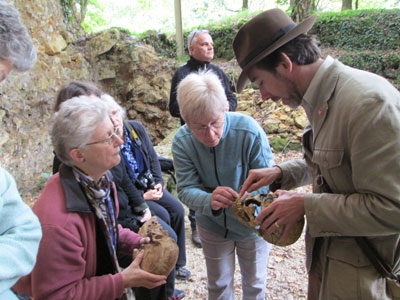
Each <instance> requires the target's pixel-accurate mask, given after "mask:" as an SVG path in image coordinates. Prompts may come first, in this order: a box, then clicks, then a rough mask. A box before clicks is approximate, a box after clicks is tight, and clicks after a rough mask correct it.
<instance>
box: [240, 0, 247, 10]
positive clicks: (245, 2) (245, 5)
mask: <svg viewBox="0 0 400 300" xmlns="http://www.w3.org/2000/svg"><path fill="white" fill-rule="evenodd" d="M242 3H243V5H242V10H246V9H248V8H249V0H243V2H242Z"/></svg>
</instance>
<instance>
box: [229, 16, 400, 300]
mask: <svg viewBox="0 0 400 300" xmlns="http://www.w3.org/2000/svg"><path fill="white" fill-rule="evenodd" d="M315 19H316V17H315V16H311V17H309V18H308V19H306V20H305V21H303V22H302V23H300V24H295V23H294V22H293V21H292V20H291V19H290V18H289V17H288V16H287V15H286V14H285V13H284V12H283V11H281V10H279V9H273V10H268V11H265V12H263V13H261V14H259V15H257V16H256V17H254V18H253V19H251V20H250V21H249V22H247V23H246V24H244V25H243V26H242V27H241V28H240V29H239V31H238V33H237V35H236V37H235V40H234V42H233V49H234V51H235V55H236V59H237V61H238V63H239V65H240V67H241V68H242V73H241V74H240V77H239V79H238V90H239V91H241V90H242V89H243V88H244V87H245V84H246V82H247V81H248V80H250V81H251V82H253V83H255V84H256V85H258V87H259V89H260V92H261V95H262V98H263V99H265V100H266V99H272V100H273V101H278V100H279V99H281V100H282V102H283V103H284V104H285V105H288V106H290V107H292V108H295V107H298V106H300V105H301V106H302V107H303V108H304V110H305V112H306V114H307V117H308V120H309V123H308V124H307V126H306V128H305V130H304V135H303V152H304V158H303V159H297V160H292V161H287V162H284V163H282V164H279V165H276V166H274V167H272V168H266V169H257V170H250V172H249V175H248V178H247V180H246V181H245V183H244V184H243V187H242V189H241V191H240V193H241V194H243V193H244V192H245V191H248V192H251V191H254V190H256V189H258V188H260V187H261V186H264V185H270V188H271V189H272V190H277V189H279V190H277V191H276V194H277V195H278V196H279V197H278V198H277V200H276V201H275V202H274V203H272V204H271V205H270V206H268V208H266V209H264V210H263V211H262V212H261V213H260V214H259V215H258V217H257V220H258V222H259V223H260V224H261V227H262V228H263V229H265V230H267V232H269V233H271V232H273V231H275V230H276V229H277V228H278V227H281V226H284V228H285V229H284V235H283V236H282V238H285V236H286V235H287V233H288V231H289V229H290V227H291V226H293V225H294V224H295V223H296V222H297V221H298V220H299V219H301V218H303V216H304V215H305V217H306V219H307V229H306V237H305V240H306V264H307V271H308V274H309V279H308V282H309V285H308V299H312V300H314V299H324V300H328V299H329V300H331V299H348V300H354V299H400V282H399V280H398V277H397V274H399V272H400V234H399V232H400V222H399V219H400V180H399V174H400V159H399V157H400V93H399V91H398V90H397V89H396V88H395V87H393V85H391V84H390V83H389V82H388V81H387V80H386V79H384V78H382V77H380V76H378V75H375V74H372V73H369V72H365V71H361V70H357V69H354V68H350V67H348V66H345V65H343V64H342V63H340V62H339V61H338V60H335V59H333V58H332V57H330V56H327V57H326V58H325V59H323V58H322V57H321V51H320V49H319V47H318V44H317V42H316V40H315V38H314V37H312V36H310V35H308V34H307V31H308V30H309V29H310V28H311V27H312V25H313V24H314V22H315ZM306 184H312V186H313V193H300V192H293V191H288V190H290V189H293V188H296V187H299V186H302V185H306ZM360 237H361V238H360ZM371 253H375V254H371ZM379 263H382V264H383V265H385V264H386V266H385V268H386V271H384V270H382V269H379V267H378V266H376V265H377V264H379Z"/></svg>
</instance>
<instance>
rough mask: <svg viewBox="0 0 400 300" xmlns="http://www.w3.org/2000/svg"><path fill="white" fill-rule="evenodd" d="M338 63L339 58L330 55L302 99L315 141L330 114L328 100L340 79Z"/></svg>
mask: <svg viewBox="0 0 400 300" xmlns="http://www.w3.org/2000/svg"><path fill="white" fill-rule="evenodd" d="M338 64H339V62H338V61H337V60H334V59H333V58H332V57H330V56H328V57H327V58H326V59H325V60H324V62H323V63H322V65H321V66H320V67H319V69H318V71H317V72H316V73H315V75H314V78H313V79H312V80H311V83H310V85H309V87H308V89H307V91H306V93H305V94H304V97H303V100H302V106H303V107H304V110H305V112H306V114H307V117H308V120H309V121H310V124H311V127H312V130H313V139H314V141H315V139H316V137H317V136H318V133H319V131H320V129H321V127H322V125H323V123H324V121H325V119H326V116H327V115H328V110H329V105H328V104H329V103H328V102H329V100H330V99H331V98H332V94H333V93H334V91H335V89H336V85H337V82H338V79H339V74H338V72H337V68H338Z"/></svg>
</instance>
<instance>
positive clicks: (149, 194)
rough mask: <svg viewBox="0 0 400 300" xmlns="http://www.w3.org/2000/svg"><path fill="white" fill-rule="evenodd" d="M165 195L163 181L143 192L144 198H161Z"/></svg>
mask: <svg viewBox="0 0 400 300" xmlns="http://www.w3.org/2000/svg"><path fill="white" fill-rule="evenodd" d="M162 196H163V187H162V185H161V183H157V184H156V185H155V186H154V189H152V190H147V191H146V192H145V193H144V194H143V198H144V200H159V199H160V198H161V197H162Z"/></svg>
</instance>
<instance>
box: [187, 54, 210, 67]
mask: <svg viewBox="0 0 400 300" xmlns="http://www.w3.org/2000/svg"><path fill="white" fill-rule="evenodd" d="M187 64H188V65H189V66H190V67H191V68H193V69H200V68H207V67H208V65H209V64H210V63H209V62H208V61H200V60H197V59H195V58H194V57H192V56H190V59H189V60H188V62H187Z"/></svg>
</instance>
